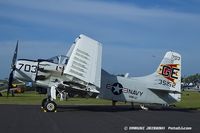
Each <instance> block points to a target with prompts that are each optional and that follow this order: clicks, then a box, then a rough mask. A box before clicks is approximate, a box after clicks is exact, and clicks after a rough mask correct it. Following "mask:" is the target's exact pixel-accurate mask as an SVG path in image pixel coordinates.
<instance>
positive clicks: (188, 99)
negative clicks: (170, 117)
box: [176, 91, 200, 109]
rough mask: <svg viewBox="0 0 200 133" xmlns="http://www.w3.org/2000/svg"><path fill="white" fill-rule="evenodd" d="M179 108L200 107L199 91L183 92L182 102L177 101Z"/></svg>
mask: <svg viewBox="0 0 200 133" xmlns="http://www.w3.org/2000/svg"><path fill="white" fill-rule="evenodd" d="M176 107H178V108H187V109H200V93H199V92H187V91H185V92H183V93H182V99H181V102H178V103H176Z"/></svg>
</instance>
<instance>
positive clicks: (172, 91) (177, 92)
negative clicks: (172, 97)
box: [149, 88, 181, 94]
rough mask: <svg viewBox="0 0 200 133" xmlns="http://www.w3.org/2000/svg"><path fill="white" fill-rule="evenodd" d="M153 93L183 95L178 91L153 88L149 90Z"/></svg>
mask: <svg viewBox="0 0 200 133" xmlns="http://www.w3.org/2000/svg"><path fill="white" fill-rule="evenodd" d="M149 89H150V90H152V91H159V92H163V93H174V94H181V92H179V91H177V90H164V89H153V88H149Z"/></svg>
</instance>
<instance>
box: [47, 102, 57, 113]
mask: <svg viewBox="0 0 200 133" xmlns="http://www.w3.org/2000/svg"><path fill="white" fill-rule="evenodd" d="M56 108H57V104H56V103H55V102H54V101H47V102H46V103H45V105H44V110H45V111H47V112H56Z"/></svg>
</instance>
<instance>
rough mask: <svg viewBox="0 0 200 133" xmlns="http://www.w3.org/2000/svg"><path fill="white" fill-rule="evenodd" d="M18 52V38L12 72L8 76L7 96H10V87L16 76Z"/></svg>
mask: <svg viewBox="0 0 200 133" xmlns="http://www.w3.org/2000/svg"><path fill="white" fill-rule="evenodd" d="M17 52H18V40H17V44H16V47H15V52H14V55H13V58H12V64H11V72H10V74H9V78H8V89H7V97H8V96H9V93H10V89H11V88H12V83H13V80H14V78H13V76H14V71H15V69H16V61H17Z"/></svg>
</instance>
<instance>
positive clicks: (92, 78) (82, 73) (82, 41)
mask: <svg viewBox="0 0 200 133" xmlns="http://www.w3.org/2000/svg"><path fill="white" fill-rule="evenodd" d="M67 56H69V60H68V64H67V65H66V67H65V70H64V74H68V75H71V76H74V77H76V78H78V79H80V80H83V81H85V82H87V83H88V84H93V85H95V86H96V87H99V88H100V82H101V58H102V46H101V43H99V42H98V41H96V40H93V39H91V38H89V37H87V36H85V35H80V36H79V37H78V38H77V39H76V41H75V43H74V44H73V45H72V47H71V48H70V51H69V52H68V54H67Z"/></svg>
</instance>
